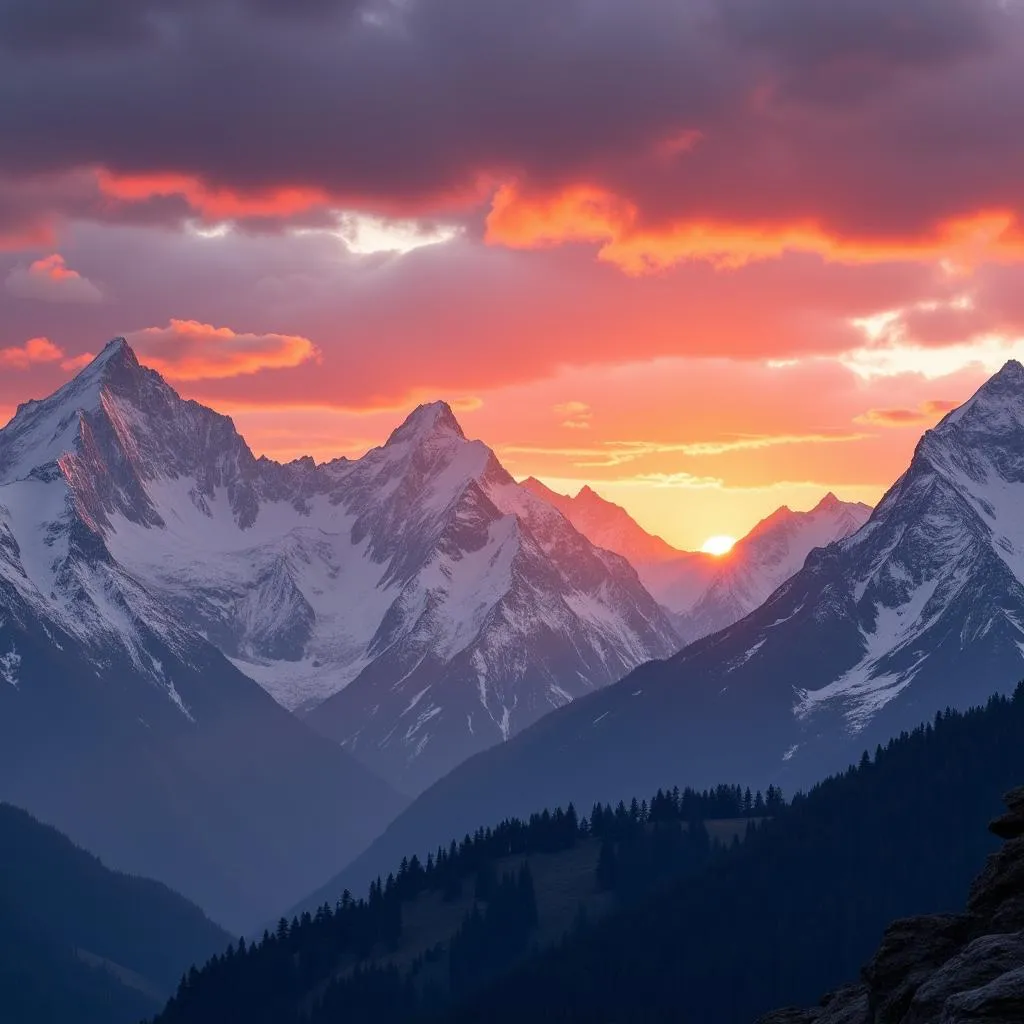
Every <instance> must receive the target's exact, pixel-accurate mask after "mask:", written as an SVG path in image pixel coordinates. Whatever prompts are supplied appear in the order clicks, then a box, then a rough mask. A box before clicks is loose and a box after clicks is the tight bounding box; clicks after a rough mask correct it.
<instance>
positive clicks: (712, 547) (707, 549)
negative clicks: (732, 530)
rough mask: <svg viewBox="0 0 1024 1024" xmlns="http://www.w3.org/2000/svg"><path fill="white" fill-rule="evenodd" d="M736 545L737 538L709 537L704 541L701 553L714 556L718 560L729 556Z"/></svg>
mask: <svg viewBox="0 0 1024 1024" xmlns="http://www.w3.org/2000/svg"><path fill="white" fill-rule="evenodd" d="M735 543H736V538H735V537H726V536H717V537H708V539H707V540H706V541H704V546H703V547H702V548H701V551H703V552H704V554H705V555H714V556H715V557H716V558H720V557H721V556H722V555H727V554H729V552H730V551H732V547H733V545H734V544H735Z"/></svg>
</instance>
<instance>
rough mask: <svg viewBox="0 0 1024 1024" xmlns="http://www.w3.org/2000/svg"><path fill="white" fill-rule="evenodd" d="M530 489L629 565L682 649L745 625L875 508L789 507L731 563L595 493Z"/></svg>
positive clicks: (830, 501) (744, 541)
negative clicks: (656, 531) (670, 538)
mask: <svg viewBox="0 0 1024 1024" xmlns="http://www.w3.org/2000/svg"><path fill="white" fill-rule="evenodd" d="M523 486H524V487H527V488H529V489H530V490H531V491H532V492H533V493H534V494H536V495H537V496H538V497H541V498H543V499H544V500H545V501H546V502H548V504H550V505H553V506H554V507H555V508H557V509H558V510H559V511H560V512H561V513H562V514H563V515H564V516H565V517H566V518H567V519H568V520H569V521H570V522H571V523H572V524H573V526H575V527H576V529H577V530H579V531H580V533H582V534H583V535H584V536H586V537H588V538H589V539H590V540H591V541H592V542H593V543H594V544H596V545H598V547H603V548H607V549H608V550H609V551H615V552H617V553H618V554H620V555H622V557H623V558H625V559H627V560H628V561H629V562H630V564H631V565H632V566H633V567H634V568H635V569H636V571H637V573H638V574H639V576H640V579H641V581H642V582H643V584H644V586H645V587H646V588H647V589H648V590H649V591H650V592H651V593H652V594H653V595H654V596H655V597H656V598H657V599H658V601H659V602H660V604H661V605H662V606H663V607H665V608H667V609H668V610H669V612H670V613H671V615H672V619H673V622H674V624H675V626H676V632H677V634H678V635H679V639H680V643H691V642H692V641H694V640H699V639H700V638H701V637H704V636H710V635H711V634H712V633H717V632H718V631H719V630H720V629H725V627H726V626H731V625H732V624H733V623H734V622H738V621H739V620H740V619H742V618H743V616H744V615H748V614H749V613H750V612H752V611H753V610H754V609H755V608H757V607H758V606H759V605H761V604H763V603H764V601H765V600H766V599H767V598H768V597H769V596H770V595H771V593H772V592H773V591H775V590H776V589H777V588H778V587H780V586H781V585H782V584H783V583H785V582H786V580H788V579H789V578H790V576H792V575H793V574H794V573H795V572H797V571H798V570H799V569H801V568H802V567H803V564H804V562H805V560H806V559H807V556H808V555H809V554H810V553H811V551H813V550H814V548H819V547H826V546H827V545H829V544H831V543H833V542H834V541H837V540H843V539H844V538H845V537H849V536H850V535H851V534H852V533H856V532H857V530H859V529H860V528H861V527H862V526H863V525H864V524H865V523H866V522H867V519H868V516H870V515H871V507H870V506H869V505H865V504H863V503H862V502H846V501H840V500H839V499H838V498H837V497H836V496H835V495H834V494H831V493H829V494H827V495H825V497H824V498H822V500H821V501H820V502H819V503H818V504H817V505H816V506H815V507H814V508H813V509H811V510H810V511H809V512H797V511H793V510H792V509H791V508H789V506H788V505H783V506H782V507H781V508H779V509H776V511H775V512H773V513H772V514H771V515H770V516H768V517H767V518H765V519H762V520H761V522H759V523H758V524H757V525H756V526H755V527H754V528H753V529H752V530H751V531H750V532H749V533H748V534H747V535H746V536H745V537H743V538H741V539H740V540H739V541H737V542H736V544H735V545H734V546H733V548H732V550H731V551H730V552H729V553H728V554H727V555H726V556H725V557H716V556H714V555H709V554H705V553H703V552H699V551H681V550H679V549H678V548H674V547H672V546H671V545H670V544H669V543H668V542H667V541H664V540H662V538H661V537H656V536H654V535H653V534H650V533H648V532H647V531H646V530H644V529H643V528H642V527H641V526H640V525H639V524H638V523H636V522H635V521H634V520H633V519H632V518H631V517H630V515H629V513H628V512H627V511H626V510H625V509H624V508H622V507H621V506H619V505H616V504H614V503H612V502H610V501H608V500H607V499H605V498H602V497H601V495H599V494H598V493H597V492H596V491H594V490H593V489H592V488H590V487H589V486H587V487H583V488H582V489H581V490H580V491H579V493H578V494H577V495H576V496H575V497H570V496H568V495H564V494H558V493H557V492H555V491H552V490H551V489H550V488H548V487H547V486H545V485H544V484H543V483H541V482H540V481H539V480H536V479H534V478H533V477H530V478H529V479H527V480H524V481H523Z"/></svg>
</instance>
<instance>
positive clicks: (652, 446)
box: [500, 432, 868, 467]
mask: <svg viewBox="0 0 1024 1024" xmlns="http://www.w3.org/2000/svg"><path fill="white" fill-rule="evenodd" d="M867 436H868V435H867V434H863V433H838V432H836V433H815V434H745V435H739V436H735V437H731V438H726V439H722V440H718V441H690V442H678V443H666V442H663V441H602V442H599V443H598V444H595V445H590V446H574V447H548V446H546V445H505V446H503V447H502V448H501V449H500V450H501V452H502V453H503V454H509V455H550V456H558V457H561V458H566V459H571V460H574V464H575V465H577V466H581V467H582V466H588V467H609V466H623V465H627V464H629V463H631V462H636V461H637V460H639V459H643V458H646V457H648V456H652V455H688V456H693V457H700V456H707V455H724V454H726V453H728V452H739V451H757V450H760V449H763V448H776V447H779V446H780V445H798V444H841V443H845V442H850V441H861V440H863V439H864V438H865V437H867Z"/></svg>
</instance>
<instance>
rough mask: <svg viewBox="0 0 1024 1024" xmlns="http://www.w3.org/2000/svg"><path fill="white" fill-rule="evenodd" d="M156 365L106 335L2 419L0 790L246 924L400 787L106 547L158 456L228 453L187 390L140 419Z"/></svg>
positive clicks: (147, 511) (142, 497) (371, 826)
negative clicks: (214, 446) (205, 438)
mask: <svg viewBox="0 0 1024 1024" xmlns="http://www.w3.org/2000/svg"><path fill="white" fill-rule="evenodd" d="M158 384H159V381H158V379H156V378H155V375H150V374H149V373H148V371H143V370H141V368H140V367H139V366H138V364H137V363H136V362H135V359H134V356H132V355H131V353H130V351H129V350H128V349H127V347H126V346H124V345H123V344H119V345H111V346H108V347H107V349H105V350H104V352H103V354H102V355H101V356H100V357H98V358H97V360H96V361H95V362H94V363H93V364H92V365H91V366H90V367H88V368H87V369H86V370H85V371H83V373H82V374H81V375H80V376H79V377H78V378H76V380H74V381H73V382H71V383H70V384H69V385H67V386H66V387H65V388H63V389H61V391H59V392H57V393H56V394H55V395H54V396H52V397H51V398H49V399H47V400H46V401H43V402H33V403H28V404H27V405H25V406H22V407H21V408H20V409H19V411H18V413H17V414H16V416H15V418H14V420H13V421H12V422H11V423H10V424H9V425H8V426H7V427H6V428H4V429H3V430H2V431H0V704H2V707H0V799H5V800H9V801H11V802H14V803H18V804H21V805H23V806H25V807H28V808H29V809H31V810H32V811H33V812H34V813H35V814H37V815H38V816H39V817H41V818H43V819H44V820H47V821H50V822H52V823H54V824H56V825H58V826H59V827H61V828H62V829H64V830H65V831H67V832H68V833H69V834H70V835H71V836H72V837H73V838H75V839H76V840H77V841H79V842H81V843H83V844H84V845H87V846H88V847H90V848H92V849H94V850H96V852H98V853H100V854H101V855H102V856H103V857H104V858H105V859H106V860H107V861H108V862H110V863H111V864H112V865H114V866H117V867H121V868H125V869H128V870H132V871H137V872H142V873H146V874H149V875H153V876H155V877H158V878H161V879H162V880H164V881H166V882H168V883H169V884H172V885H173V886H175V887H176V888H178V889H180V890H181V891H182V892H185V893H187V894H188V895H189V896H191V897H192V898H194V899H196V900H197V901H198V902H200V903H201V904H202V905H204V906H205V907H206V908H207V909H208V910H209V911H210V912H211V913H212V914H213V915H214V916H216V917H218V918H219V919H221V920H223V921H225V922H226V923H229V924H231V925H233V926H239V927H241V926H248V925H251V924H253V923H255V922H257V921H259V920H261V919H262V918H263V916H264V915H266V914H268V913H270V912H272V910H273V909H275V908H276V907H279V906H280V905H282V900H285V899H286V898H287V897H288V894H290V893H295V892H301V891H302V890H303V888H304V887H305V886H306V885H307V884H308V883H307V879H308V877H309V875H310V873H314V874H315V873H316V872H318V871H320V870H322V869H324V868H326V866H327V865H329V864H331V863H332V862H333V863H335V864H336V863H337V858H338V857H345V856H348V855H350V854H351V852H352V851H354V850H355V849H356V848H357V847H358V846H359V845H360V844H361V843H362V842H364V841H365V840H366V839H367V838H368V837H369V836H370V835H372V834H373V832H374V831H375V829H377V828H379V826H380V825H382V824H383V823H384V822H386V821H387V820H388V818H389V817H390V816H391V815H392V814H393V813H394V812H395V811H397V809H398V808H399V807H400V806H401V802H400V800H399V798H398V797H397V795H396V794H394V793H393V791H391V790H390V789H389V788H388V787H387V786H386V785H384V784H383V783H382V782H380V781H379V780H378V779H376V778H374V777H373V776H372V775H371V774H370V773H369V772H367V771H366V770H365V769H364V768H362V766H360V765H359V764H357V763H356V762H355V761H353V760H352V759H351V758H350V757H348V756H347V755H346V754H345V753H344V752H343V751H341V750H338V749H337V748H336V747H335V746H334V745H332V744H330V743H329V742H327V741H324V740H321V739H320V738H319V737H317V736H316V735H315V734H313V733H312V732H310V730H308V729H307V728H306V727H304V726H303V725H302V724H301V723H300V722H298V721H296V720H295V719H294V717H293V716H291V715H289V714H288V713H287V712H285V711H284V710H283V709H281V708H280V707H278V706H277V705H276V704H275V703H274V702H273V701H272V700H271V699H270V698H269V697H267V695H266V694H264V693H263V691H262V690H261V689H260V688H259V687H258V686H256V685H255V684H254V683H253V682H252V681H251V680H249V679H247V678H246V677H245V676H244V675H242V674H241V673H240V672H238V670H237V669H235V668H234V667H233V666H232V665H231V664H230V663H229V662H228V661H227V660H226V659H225V658H224V657H223V656H222V655H221V654H220V653H219V651H218V650H217V649H216V648H215V647H213V646H212V645H211V644H210V643H208V642H207V641H206V640H205V639H204V638H203V637H202V636H201V635H200V634H198V633H197V632H195V631H194V630H192V629H190V628H189V626H188V625H187V624H186V623H183V622H182V621H181V620H180V619H179V617H178V616H177V615H176V614H175V613H174V611H173V610H172V609H170V608H168V607H167V606H166V605H165V604H164V603H163V601H162V600H161V599H160V597H159V595H157V594H155V593H154V592H153V591H152V590H150V589H149V588H147V587H146V586H145V585H144V584H143V583H142V582H141V581H140V580H139V579H138V578H137V577H135V576H134V575H133V574H132V573H131V572H130V571H129V570H128V569H127V568H126V567H125V566H123V565H122V564H120V563H118V562H117V561H116V559H114V558H113V557H112V556H111V553H110V550H109V549H108V547H107V545H106V543H105V539H104V531H105V530H106V529H109V525H110V524H111V523H112V522H113V521H114V520H115V519H117V518H120V519H123V520H125V521H133V522H149V523H156V522H158V521H159V514H158V513H157V512H156V509H155V506H154V505H153V503H152V502H151V501H150V500H149V496H148V493H147V491H146V484H147V482H149V481H150V479H151V476H152V467H153V466H154V465H156V464H157V460H158V459H160V458H164V459H167V460H170V459H172V458H173V459H178V460H180V462H181V464H184V463H185V462H187V461H188V460H191V461H192V464H193V467H194V468H196V469H197V471H198V472H197V479H199V480H202V481H204V482H205V483H206V484H208V485H209V487H210V488H211V489H212V488H213V487H215V486H216V484H215V479H216V478H215V476H214V477H211V475H210V472H207V473H206V475H205V476H204V470H208V471H212V472H213V473H214V474H216V473H220V474H221V475H222V476H221V478H225V477H227V476H230V472H229V470H230V468H231V466H232V465H233V462H234V454H233V453H231V452H230V450H226V451H225V452H224V454H223V456H221V457H218V459H217V460H216V461H215V462H213V463H212V464H211V465H209V466H205V467H204V466H202V465H200V462H199V460H198V459H197V455H196V452H195V451H194V450H193V451H189V449H188V448H187V446H186V445H185V444H184V441H185V440H186V436H185V435H187V434H188V433H189V432H191V433H192V434H193V435H194V433H195V432H196V429H197V422H198V423H199V424H200V425H201V426H205V427H209V428H212V429H213V430H214V431H216V430H217V429H222V427H223V424H222V423H221V422H220V420H222V418H216V420H208V419H206V418H205V417H203V416H201V414H200V412H199V407H192V406H191V405H187V404H185V403H181V405H182V406H183V408H179V407H174V411H175V413H176V415H179V416H180V417H181V419H182V422H183V423H185V426H184V427H182V428H181V435H182V436H179V437H175V436H174V435H173V431H170V430H168V431H167V432H165V433H160V432H151V431H148V430H147V429H146V423H143V422H142V421H141V420H140V419H139V417H138V415H137V414H138V412H139V410H140V409H146V410H147V413H148V414H149V415H152V414H153V410H154V408H158V405H157V403H158V402H159V401H160V399H161V395H162V392H161V391H160V388H159V387H158V386H157V385H158ZM211 415H212V414H211ZM147 422H148V423H150V425H151V421H147ZM224 422H227V421H224ZM232 483H233V484H235V486H234V487H233V488H231V498H230V499H229V500H231V501H232V502H233V504H234V505H235V507H236V508H237V510H238V514H239V515H240V516H241V515H245V514H246V512H245V508H246V498H245V493H244V489H243V488H241V487H239V486H237V483H238V481H237V480H232ZM196 494H197V500H202V494H201V491H200V490H197V491H196Z"/></svg>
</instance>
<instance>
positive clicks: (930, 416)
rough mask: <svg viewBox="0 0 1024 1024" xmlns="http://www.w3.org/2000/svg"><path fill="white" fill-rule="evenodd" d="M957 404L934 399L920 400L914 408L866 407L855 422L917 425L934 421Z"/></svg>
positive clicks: (903, 425)
mask: <svg viewBox="0 0 1024 1024" xmlns="http://www.w3.org/2000/svg"><path fill="white" fill-rule="evenodd" d="M959 404H960V403H959V402H953V401H950V400H947V399H934V400H932V401H928V402H922V403H921V404H920V405H919V406H917V408H915V409H868V411H867V412H866V413H864V414H863V415H861V416H858V417H857V418H856V422H857V423H868V424H871V425H872V426H876V427H918V426H923V425H924V424H929V423H934V422H935V421H936V420H937V419H939V417H941V416H944V415H945V414H946V413H947V412H950V411H952V410H953V409H955V408H956V407H957V406H958V405H959Z"/></svg>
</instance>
